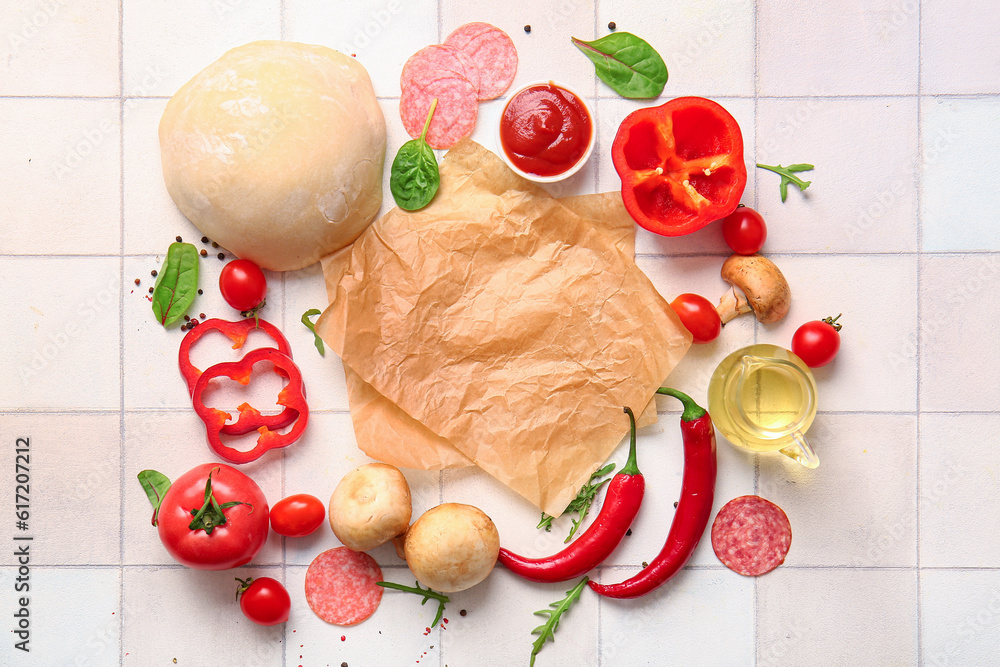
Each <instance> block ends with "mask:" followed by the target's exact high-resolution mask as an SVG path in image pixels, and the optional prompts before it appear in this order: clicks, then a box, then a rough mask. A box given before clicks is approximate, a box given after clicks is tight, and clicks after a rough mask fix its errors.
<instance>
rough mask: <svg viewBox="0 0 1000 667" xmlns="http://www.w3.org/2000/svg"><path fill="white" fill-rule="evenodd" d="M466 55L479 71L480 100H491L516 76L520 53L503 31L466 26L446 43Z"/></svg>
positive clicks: (453, 33) (478, 24) (505, 88)
mask: <svg viewBox="0 0 1000 667" xmlns="http://www.w3.org/2000/svg"><path fill="white" fill-rule="evenodd" d="M444 43H445V45H446V46H454V47H457V48H459V49H461V50H462V51H464V52H465V54H466V55H467V56H469V57H470V58H471V59H472V61H473V62H474V63H475V64H476V66H477V67H478V68H479V99H480V100H492V99H493V98H495V97H500V96H501V95H503V94H504V92H505V91H506V90H507V89H508V88H510V84H511V83H512V82H513V81H514V75H515V74H517V49H516V48H514V42H513V41H511V39H510V37H509V36H508V35H507V33H505V32H504V31H503V30H501V29H500V28H498V27H496V26H495V25H491V24H489V23H483V22H476V23H466V24H465V25H463V26H459V27H458V28H456V29H455V31H454V32H452V33H451V34H450V35H448V37H447V39H445V40H444Z"/></svg>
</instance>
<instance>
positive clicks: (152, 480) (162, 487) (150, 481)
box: [138, 470, 170, 526]
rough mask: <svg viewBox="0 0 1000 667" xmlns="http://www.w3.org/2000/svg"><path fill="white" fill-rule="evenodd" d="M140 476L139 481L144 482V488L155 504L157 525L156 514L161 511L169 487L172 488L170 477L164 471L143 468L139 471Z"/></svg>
mask: <svg viewBox="0 0 1000 667" xmlns="http://www.w3.org/2000/svg"><path fill="white" fill-rule="evenodd" d="M138 477H139V483H140V484H142V488H143V490H144V491H145V492H146V497H147V498H149V502H151V503H152V504H153V525H154V526H155V525H156V518H157V517H156V514H157V512H159V511H160V503H161V502H163V496H165V495H166V494H167V489H169V488H170V479H168V478H167V476H166V475H164V474H163V473H161V472H157V471H155V470H143V471H142V472H140V473H139V475H138Z"/></svg>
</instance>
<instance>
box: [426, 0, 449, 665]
mask: <svg viewBox="0 0 1000 667" xmlns="http://www.w3.org/2000/svg"><path fill="white" fill-rule="evenodd" d="M435 5H436V6H435V9H436V11H437V38H438V39H437V41H438V44H441V43H442V42H444V23H443V20H444V19H443V17H442V15H441V5H442V0H437V2H436V3H435ZM437 487H438V504H441V503H444V471H443V470H441V471H438V474H437ZM425 602H426V600H425ZM439 625H440V624H439ZM434 632H435V634H436V635H437V644H438V646H439V647H440V648H439V649H438V654H437V656H438V659H437V662H438V667H447V663H445V661H444V631H443V630H441V629H440V628H439V627H438V628H434Z"/></svg>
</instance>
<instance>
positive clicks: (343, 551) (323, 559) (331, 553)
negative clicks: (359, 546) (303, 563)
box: [306, 547, 382, 625]
mask: <svg viewBox="0 0 1000 667" xmlns="http://www.w3.org/2000/svg"><path fill="white" fill-rule="evenodd" d="M378 581H382V570H381V569H380V568H379V566H378V564H377V563H376V562H375V559H373V558H372V557H371V556H369V555H368V554H366V553H361V552H359V551H351V550H350V549H348V548H347V547H336V548H334V549H329V550H327V551H324V552H323V553H321V554H320V555H318V556H316V558H314V559H313V562H312V563H311V564H310V565H309V569H308V570H306V602H308V603H309V608H310V609H312V610H313V613H315V614H316V615H317V616H319V617H320V618H321V619H323V620H324V621H326V622H327V623H332V624H333V625H356V624H358V623H360V622H361V621H363V620H365V619H366V618H368V617H369V616H371V615H372V614H374V613H375V610H376V609H378V606H379V603H380V602H382V587H381V586H378V585H376V583H375V582H378Z"/></svg>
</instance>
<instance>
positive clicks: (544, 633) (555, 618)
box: [529, 577, 589, 667]
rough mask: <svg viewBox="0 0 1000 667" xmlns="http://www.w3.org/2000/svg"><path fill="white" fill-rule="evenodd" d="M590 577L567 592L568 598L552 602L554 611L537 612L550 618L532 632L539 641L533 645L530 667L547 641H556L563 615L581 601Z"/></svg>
mask: <svg viewBox="0 0 1000 667" xmlns="http://www.w3.org/2000/svg"><path fill="white" fill-rule="evenodd" d="M588 580H589V577H584V578H583V579H581V580H580V583H578V584H577V585H576V586H574V587H573V590H571V591H566V597H565V598H563V599H562V600H560V601H558V602H552V603H550V604H549V606H550V607H552V609H542V610H541V611H536V612H535V615H536V616H548V618H549V620H547V621H546V622H545V623H543V624H542V625H539V626H538V627H537V628H535V629H534V630H532V631H531V634H533V635H538V639H536V640H535V641H534V643H533V644H532V646H533V648H532V649H531V662H530V663H529V667H534V664H535V656H537V655H538V652H539V651H541V650H542V646H544V645H545V642H546V641H550V642H554V641H555V640H556V637H555V634H556V630H558V629H559V619H560V618H561V617H562V615H563V613H564V612H566V611H567V610H568V609H569V608H570V607H571V606H573V603H574V602H576V601H577V600H579V599H580V593H581V592H582V591H583V587H584V586H585V585H586V584H587V581H588Z"/></svg>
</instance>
